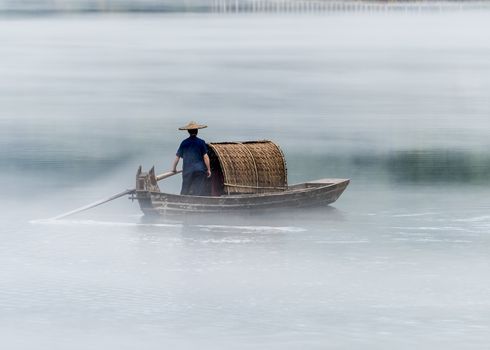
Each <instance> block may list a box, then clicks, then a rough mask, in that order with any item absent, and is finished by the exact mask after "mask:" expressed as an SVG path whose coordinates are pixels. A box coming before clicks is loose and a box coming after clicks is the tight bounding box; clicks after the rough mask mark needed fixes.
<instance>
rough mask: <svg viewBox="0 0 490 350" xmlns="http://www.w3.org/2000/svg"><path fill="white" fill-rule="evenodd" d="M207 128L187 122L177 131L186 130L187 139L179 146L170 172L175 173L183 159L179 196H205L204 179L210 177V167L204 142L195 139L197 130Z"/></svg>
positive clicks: (205, 182)
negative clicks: (187, 133)
mask: <svg viewBox="0 0 490 350" xmlns="http://www.w3.org/2000/svg"><path fill="white" fill-rule="evenodd" d="M204 128H207V125H199V124H197V123H196V122H189V124H187V125H186V126H183V127H181V128H179V130H187V131H188V132H189V137H188V138H186V139H185V140H184V141H182V143H181V144H180V147H179V149H178V150H177V154H176V157H175V160H174V163H173V167H172V171H173V172H174V173H175V172H177V164H179V160H180V158H183V159H184V165H183V169H182V190H181V191H180V194H186V195H193V196H205V195H207V186H206V184H207V181H206V178H210V177H211V166H210V162H209V156H208V154H207V152H208V148H207V147H206V142H205V141H204V140H202V139H200V138H199V137H197V131H198V129H204Z"/></svg>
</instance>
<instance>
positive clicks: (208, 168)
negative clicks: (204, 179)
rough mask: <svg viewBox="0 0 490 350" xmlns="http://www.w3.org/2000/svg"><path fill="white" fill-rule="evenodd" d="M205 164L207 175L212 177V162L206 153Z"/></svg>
mask: <svg viewBox="0 0 490 350" xmlns="http://www.w3.org/2000/svg"><path fill="white" fill-rule="evenodd" d="M203 158H204V164H206V169H207V175H208V177H211V164H210V162H209V156H208V155H207V154H205V155H204V157H203Z"/></svg>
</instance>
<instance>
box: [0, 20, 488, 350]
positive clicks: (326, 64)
mask: <svg viewBox="0 0 490 350" xmlns="http://www.w3.org/2000/svg"><path fill="white" fill-rule="evenodd" d="M489 19H490V13H487V12H480V13H472V12H461V13H459V12H456V13H443V14H419V15H409V16H407V15H396V14H390V15H360V14H344V15H331V16H329V15H321V16H314V15H300V16H284V15H278V16H249V15H244V16H212V15H168V16H164V15H160V16H150V15H144V16H124V15H117V16H116V15H113V16H111V15H105V16H94V17H91V16H85V17H68V16H67V17H46V18H28V19H27V18H26V19H22V18H16V19H8V18H4V19H2V21H1V22H0V42H1V45H0V63H1V64H0V145H1V147H0V164H1V166H2V172H1V173H2V174H1V175H0V178H1V180H2V183H3V185H4V186H3V187H4V188H3V195H4V196H3V199H4V200H3V201H2V204H1V208H0V209H1V213H2V214H1V215H0V224H1V230H0V239H1V242H2V243H1V244H0V266H2V269H0V338H1V339H2V343H3V344H4V346H5V347H6V348H9V349H32V348H36V349H58V348H59V349H88V348H90V349H135V348H144V349H161V348H176V349H195V348H196V347H199V348H203V349H216V348H233V349H245V348H246V349H359V348H362V349H413V348H414V347H417V348H423V349H434V348H445V349H461V348H465V349H486V348H487V347H488V344H489V342H490V336H489V334H490V332H489V331H490V329H489V328H490V301H489V295H490V280H489V278H488V276H489V272H490V268H489V266H490V261H489V257H488V252H489V248H490V236H489V233H490V211H489V209H490V205H489V201H488V198H489V195H490V190H489V189H490V187H489V185H490V181H489V179H490V153H489V152H488V149H489V143H490V141H489V138H488V131H489V122H488V116H489V115H490V113H489V112H490V107H489V104H488V96H490V60H489V57H490V25H489V24H488V23H490V22H489ZM191 119H194V120H197V121H199V122H204V123H207V124H208V125H209V128H208V129H205V130H203V132H202V137H203V138H205V139H206V140H208V141H225V140H232V141H236V140H248V139H265V138H267V139H273V140H275V141H276V142H277V143H279V144H280V145H281V146H282V147H283V150H284V152H285V154H286V158H287V160H288V174H289V182H290V183H295V182H300V181H304V180H310V179H315V178H322V177H347V178H351V179H352V184H351V185H350V186H349V188H348V189H347V191H346V192H345V193H344V195H343V196H342V197H341V198H340V200H339V201H338V202H337V203H335V205H333V206H332V207H330V208H320V209H315V210H304V211H294V212H283V213H275V214H262V215H241V216H237V215H226V216H218V217H217V216H206V217H199V218H195V217H194V218H193V217H191V218H166V219H162V220H158V221H148V220H145V219H144V218H142V217H141V215H140V211H139V209H138V207H137V204H136V203H131V202H130V201H128V200H126V199H120V200H119V201H117V202H113V203H111V204H108V205H106V206H103V207H100V208H97V209H95V210H93V211H89V212H86V213H83V214H80V215H78V216H73V217H71V218H67V219H65V220H61V221H58V222H52V221H49V220H45V219H46V218H49V217H52V216H55V215H57V214H60V213H62V212H64V211H67V210H70V209H73V208H75V207H77V206H81V205H84V204H87V203H89V202H91V201H94V200H96V199H98V198H100V197H103V196H108V195H111V194H112V193H115V192H119V191H121V190H122V189H124V188H130V187H132V186H133V180H134V173H135V171H136V168H137V166H138V165H139V164H142V165H143V166H144V167H145V168H149V167H151V166H152V165H153V164H155V165H156V168H157V171H159V172H163V171H165V170H167V169H168V168H169V167H170V163H171V160H172V158H173V155H174V153H175V150H176V147H177V145H178V143H179V142H180V138H181V137H183V134H179V133H178V132H177V131H176V129H177V127H178V126H180V125H181V124H185V123H186V122H187V121H189V120H191ZM179 184H180V179H178V178H172V179H169V180H166V182H165V183H164V184H163V185H162V187H163V188H164V189H165V190H168V191H178V188H179Z"/></svg>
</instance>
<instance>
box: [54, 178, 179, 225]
mask: <svg viewBox="0 0 490 350" xmlns="http://www.w3.org/2000/svg"><path fill="white" fill-rule="evenodd" d="M181 172H182V170H179V171H176V172H173V171H169V172H166V173H163V174H160V175H158V176H156V177H155V178H156V180H157V181H160V180H163V179H166V178H168V177H170V176H174V175H176V174H179V173H181ZM134 192H136V189H134V188H132V189H129V190H125V191H123V192H120V193H116V194H113V195H112V196H110V197H107V198H104V199H99V200H98V201H96V202H93V203H91V204H88V205H85V206H83V207H81V208H78V209H74V210H72V211H69V212H67V213H64V214H61V215H58V216H55V217H53V218H51V219H50V220H59V219H63V218H66V217H67V216H71V215H74V214H77V213H81V212H82V211H85V210H89V209H92V208H95V207H98V206H99V205H102V204H105V203H107V202H110V201H113V200H114V199H118V198H120V197H122V196H125V195H128V194H132V193H134Z"/></svg>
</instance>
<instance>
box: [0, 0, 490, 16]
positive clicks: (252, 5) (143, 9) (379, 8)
mask: <svg viewBox="0 0 490 350" xmlns="http://www.w3.org/2000/svg"><path fill="white" fill-rule="evenodd" d="M488 8H490V1H456V0H446V1H438V0H418V1H417V0H416V1H410V0H384V1H383V0H346V1H342V0H186V1H169V0H140V1H137V2H135V1H134V0H71V1H67V0H53V1H51V2H49V3H46V2H45V1H41V0H38V1H35V0H30V1H28V2H25V1H22V0H0V15H2V16H5V15H23V14H30V15H43V14H44V15H49V14H61V13H88V14H90V13H310V12H311V13H317V12H318V13H319V12H326V13H330V12H420V11H454V10H478V9H488Z"/></svg>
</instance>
